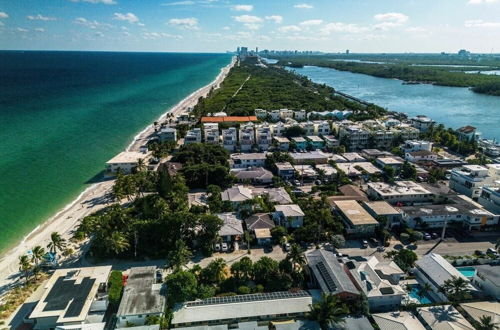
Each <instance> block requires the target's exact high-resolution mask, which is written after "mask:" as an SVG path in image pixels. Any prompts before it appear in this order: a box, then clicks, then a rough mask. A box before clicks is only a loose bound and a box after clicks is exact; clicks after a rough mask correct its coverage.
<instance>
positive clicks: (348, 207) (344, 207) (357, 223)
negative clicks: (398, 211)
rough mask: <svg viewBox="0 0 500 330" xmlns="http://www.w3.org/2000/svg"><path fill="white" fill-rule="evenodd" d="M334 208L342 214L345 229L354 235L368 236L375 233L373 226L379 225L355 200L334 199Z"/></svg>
mask: <svg viewBox="0 0 500 330" xmlns="http://www.w3.org/2000/svg"><path fill="white" fill-rule="evenodd" d="M333 204H334V207H335V209H336V210H337V211H338V212H339V214H340V215H341V216H342V219H343V221H344V223H345V225H346V231H347V233H348V234H350V235H354V236H370V235H373V234H374V233H375V228H377V226H378V225H379V223H378V221H377V220H375V219H374V218H373V217H372V216H371V215H370V214H369V213H368V212H367V211H366V210H365V209H364V208H363V207H362V206H361V205H360V204H359V203H358V202H357V201H355V200H346V201H334V202H333Z"/></svg>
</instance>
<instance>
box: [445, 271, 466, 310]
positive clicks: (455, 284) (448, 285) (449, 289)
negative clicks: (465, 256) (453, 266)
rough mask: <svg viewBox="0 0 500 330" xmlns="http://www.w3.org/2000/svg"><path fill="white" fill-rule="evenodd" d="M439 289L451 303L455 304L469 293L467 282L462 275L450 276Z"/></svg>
mask: <svg viewBox="0 0 500 330" xmlns="http://www.w3.org/2000/svg"><path fill="white" fill-rule="evenodd" d="M439 291H440V292H441V293H443V294H444V295H446V297H447V298H448V299H449V300H450V301H451V302H452V303H453V304H457V303H459V302H461V301H463V300H465V298H466V297H467V296H468V295H469V293H470V288H469V282H468V281H467V280H465V279H463V278H462V277H458V276H452V277H451V278H450V279H448V280H446V281H444V284H443V285H442V286H441V287H440V288H439Z"/></svg>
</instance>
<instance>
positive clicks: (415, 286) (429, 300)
mask: <svg viewBox="0 0 500 330" xmlns="http://www.w3.org/2000/svg"><path fill="white" fill-rule="evenodd" d="M410 287H411V291H410V292H409V293H408V295H409V296H410V297H412V298H414V299H416V300H418V301H419V302H420V303H421V304H430V303H433V302H434V300H433V299H432V298H431V296H430V295H429V294H425V295H424V296H422V297H420V296H419V295H418V290H419V289H420V285H419V284H410Z"/></svg>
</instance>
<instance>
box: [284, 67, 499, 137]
mask: <svg viewBox="0 0 500 330" xmlns="http://www.w3.org/2000/svg"><path fill="white" fill-rule="evenodd" d="M293 70H294V71H296V72H297V73H299V74H302V75H305V76H307V77H309V78H310V79H311V80H312V81H314V82H317V83H324V84H327V85H329V86H332V87H334V88H335V89H337V90H339V91H341V92H345V93H347V94H350V95H353V96H355V97H358V98H360V99H363V100H366V101H369V102H372V103H375V104H377V105H380V106H382V107H385V108H387V109H389V110H392V111H399V112H405V113H407V114H408V115H410V116H415V115H419V114H422V115H427V116H429V117H431V118H433V119H434V120H436V121H437V122H439V123H443V124H444V125H445V126H448V127H452V128H459V127H461V126H465V125H472V126H475V127H477V128H478V130H479V131H480V132H482V133H483V137H485V138H488V139H493V138H495V139H496V140H500V129H498V126H499V125H500V97H498V96H490V95H484V94H477V93H474V92H472V91H470V90H469V89H468V88H461V87H446V86H434V85H425V84H422V85H402V84H401V81H399V80H396V79H386V78H377V77H372V76H368V75H364V74H359V73H352V72H347V71H338V70H334V69H328V68H320V67H314V66H306V67H304V68H293Z"/></svg>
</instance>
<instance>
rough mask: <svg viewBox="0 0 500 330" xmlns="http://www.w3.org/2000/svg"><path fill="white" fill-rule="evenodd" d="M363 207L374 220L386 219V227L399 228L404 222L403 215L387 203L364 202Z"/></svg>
mask: <svg viewBox="0 0 500 330" xmlns="http://www.w3.org/2000/svg"><path fill="white" fill-rule="evenodd" d="M363 207H364V208H365V209H366V210H367V211H368V213H370V214H371V215H372V216H373V217H374V218H376V219H380V218H385V220H386V221H387V223H386V227H389V228H390V227H392V226H399V225H401V221H402V220H403V214H402V212H400V211H399V210H397V209H396V208H394V207H393V206H392V205H391V204H389V203H387V202H386V201H374V202H364V203H363Z"/></svg>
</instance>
